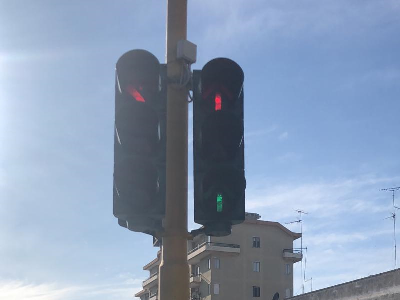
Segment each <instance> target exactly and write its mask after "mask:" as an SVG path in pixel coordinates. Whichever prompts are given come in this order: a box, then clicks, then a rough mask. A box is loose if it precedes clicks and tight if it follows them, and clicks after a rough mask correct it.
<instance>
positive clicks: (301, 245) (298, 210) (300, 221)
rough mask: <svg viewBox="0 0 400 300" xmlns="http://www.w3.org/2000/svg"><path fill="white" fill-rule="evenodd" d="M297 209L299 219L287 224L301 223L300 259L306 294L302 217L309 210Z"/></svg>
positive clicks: (302, 281) (302, 286) (302, 280)
mask: <svg viewBox="0 0 400 300" xmlns="http://www.w3.org/2000/svg"><path fill="white" fill-rule="evenodd" d="M295 211H296V212H297V213H298V214H299V219H298V220H296V221H292V222H288V223H285V224H293V223H299V224H300V234H301V236H300V253H301V261H300V271H301V290H302V294H304V279H305V270H304V276H303V249H307V248H303V219H302V218H301V215H302V214H305V215H308V213H307V212H305V211H304V210H301V209H295Z"/></svg>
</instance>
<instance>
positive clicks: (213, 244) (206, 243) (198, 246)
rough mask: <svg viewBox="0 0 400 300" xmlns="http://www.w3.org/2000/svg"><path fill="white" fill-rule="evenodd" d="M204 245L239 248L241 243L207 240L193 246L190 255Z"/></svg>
mask: <svg viewBox="0 0 400 300" xmlns="http://www.w3.org/2000/svg"><path fill="white" fill-rule="evenodd" d="M203 246H216V247H227V248H239V249H240V245H237V244H225V243H215V242H205V243H202V244H198V245H197V246H196V247H195V248H193V249H192V250H190V251H188V255H189V254H191V253H193V252H194V251H196V250H198V249H200V248H201V247H203Z"/></svg>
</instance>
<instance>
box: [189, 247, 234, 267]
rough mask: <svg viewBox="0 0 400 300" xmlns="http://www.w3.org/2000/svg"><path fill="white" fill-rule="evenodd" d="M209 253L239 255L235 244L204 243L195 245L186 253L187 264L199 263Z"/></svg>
mask: <svg viewBox="0 0 400 300" xmlns="http://www.w3.org/2000/svg"><path fill="white" fill-rule="evenodd" d="M210 252H223V253H226V254H228V255H229V254H239V253H240V246H239V245H237V244H226V243H215V242H205V243H202V244H199V245H197V246H196V247H194V248H193V249H191V250H190V251H189V252H188V262H189V264H195V263H198V262H200V260H201V259H203V258H204V257H206V256H207V255H208V254H209V253H210Z"/></svg>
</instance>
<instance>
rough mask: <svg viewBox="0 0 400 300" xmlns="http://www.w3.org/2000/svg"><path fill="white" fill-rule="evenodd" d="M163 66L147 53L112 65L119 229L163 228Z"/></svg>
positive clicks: (135, 53) (128, 56)
mask: <svg viewBox="0 0 400 300" xmlns="http://www.w3.org/2000/svg"><path fill="white" fill-rule="evenodd" d="M166 98H167V97H166V67H165V65H160V63H159V61H158V59H157V58H156V57H155V56H154V55H153V54H151V53H150V52H147V51H145V50H132V51H129V52H127V53H125V54H124V55H122V56H121V57H120V58H119V59H118V62H117V65H116V77H115V130H114V188H113V190H114V192H113V213H114V216H115V217H117V218H118V224H119V225H120V226H122V227H126V228H128V229H130V230H133V231H138V232H144V233H148V234H152V235H154V234H155V232H156V231H159V230H161V229H162V224H161V220H162V218H163V217H164V215H165V188H166V107H167V103H166Z"/></svg>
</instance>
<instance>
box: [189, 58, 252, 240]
mask: <svg viewBox="0 0 400 300" xmlns="http://www.w3.org/2000/svg"><path fill="white" fill-rule="evenodd" d="M243 81H244V73H243V70H242V69H241V67H240V66H239V65H238V64H237V63H236V62H234V61H232V60H230V59H227V58H216V59H213V60H211V61H209V62H208V63H207V64H206V65H205V66H204V67H203V69H202V70H201V71H194V72H193V159H194V210H195V211H194V219H195V222H196V223H199V224H202V225H203V226H204V231H205V233H206V234H208V235H215V236H224V235H228V234H230V233H231V226H232V225H233V224H239V223H241V222H243V220H244V218H245V188H246V180H245V176H244V125H243Z"/></svg>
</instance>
